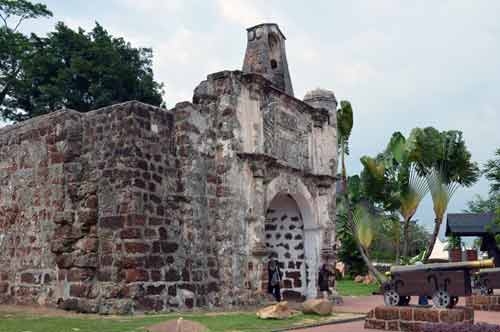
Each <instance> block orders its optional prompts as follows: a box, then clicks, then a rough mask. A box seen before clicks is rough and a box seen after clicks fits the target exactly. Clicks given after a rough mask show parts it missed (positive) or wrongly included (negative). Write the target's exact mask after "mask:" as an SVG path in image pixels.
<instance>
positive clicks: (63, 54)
mask: <svg viewBox="0 0 500 332" xmlns="http://www.w3.org/2000/svg"><path fill="white" fill-rule="evenodd" d="M29 43H30V45H31V47H32V48H33V50H32V52H31V54H30V57H29V59H26V60H23V61H22V62H21V70H22V73H23V75H22V76H23V79H22V81H20V82H18V84H16V85H15V86H14V88H13V89H12V90H11V91H10V92H9V96H8V98H7V99H6V101H5V102H4V103H3V105H2V107H1V110H0V111H1V113H2V116H3V117H4V118H7V119H10V120H13V121H21V120H25V119H28V118H31V117H34V116H38V115H41V114H46V113H49V112H52V111H54V110H56V109H58V108H62V107H67V108H71V109H75V110H77V111H81V112H86V111H89V110H92V109H96V108H100V107H104V106H108V105H111V104H114V103H118V102H123V101H127V100H139V101H142V102H146V103H149V104H152V105H160V104H161V103H162V85H161V84H160V83H158V82H156V81H155V80H154V79H153V71H152V51H151V49H148V48H134V47H132V46H131V45H130V43H127V42H126V41H125V40H124V39H123V38H115V37H113V36H111V35H110V34H109V33H108V32H107V31H106V30H105V29H104V28H103V27H102V26H101V25H99V24H98V23H96V25H95V27H94V28H93V29H92V31H90V32H88V33H87V32H85V31H84V30H83V29H78V31H74V30H72V29H71V28H69V27H67V26H66V25H64V23H62V22H60V23H58V24H57V25H56V27H55V31H54V32H51V33H49V34H48V35H47V37H38V36H36V35H34V34H33V35H32V36H31V37H30V39H29Z"/></svg>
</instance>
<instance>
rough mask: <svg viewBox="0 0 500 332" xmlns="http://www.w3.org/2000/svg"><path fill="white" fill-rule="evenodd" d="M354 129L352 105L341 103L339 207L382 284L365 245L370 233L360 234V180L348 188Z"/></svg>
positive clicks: (346, 227) (338, 114)
mask: <svg viewBox="0 0 500 332" xmlns="http://www.w3.org/2000/svg"><path fill="white" fill-rule="evenodd" d="M352 127H353V111H352V106H351V103H349V102H348V101H345V100H343V101H341V102H340V108H339V109H338V110H337V135H338V147H339V152H340V156H341V180H340V181H341V187H342V190H341V195H340V197H339V199H340V200H339V205H338V206H339V207H342V209H343V210H344V211H345V229H347V230H348V232H350V234H351V235H352V236H353V238H354V239H355V242H356V244H357V247H358V251H359V252H360V254H361V257H362V258H363V260H364V261H365V264H366V265H367V267H368V270H369V271H370V272H372V274H373V275H374V276H375V278H377V280H379V281H380V282H381V281H383V280H385V277H384V276H383V275H382V274H381V273H380V272H379V271H378V270H377V269H376V268H375V267H374V266H373V263H372V262H371V260H370V258H369V256H368V253H367V252H366V250H365V249H366V248H364V247H363V245H366V244H367V243H368V242H370V243H371V240H370V241H366V240H367V238H366V237H364V235H368V234H369V231H366V232H365V231H363V232H361V233H360V232H359V231H358V229H359V225H358V223H357V222H356V221H357V220H356V216H355V213H356V211H357V206H358V204H357V203H358V201H357V200H358V198H359V197H356V196H359V195H358V194H359V192H360V190H359V188H360V186H359V178H356V179H357V181H355V183H353V184H352V185H351V186H350V188H349V187H348V179H347V169H346V164H345V155H347V154H349V137H350V136H351V131H352ZM358 235H360V236H363V238H360V237H358Z"/></svg>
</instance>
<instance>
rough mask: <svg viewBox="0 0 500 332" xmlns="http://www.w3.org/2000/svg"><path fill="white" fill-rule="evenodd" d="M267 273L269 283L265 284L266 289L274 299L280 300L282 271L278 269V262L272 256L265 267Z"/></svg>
mask: <svg viewBox="0 0 500 332" xmlns="http://www.w3.org/2000/svg"><path fill="white" fill-rule="evenodd" d="M267 271H268V274H269V279H268V280H269V283H268V286H267V291H268V292H269V293H270V294H272V295H273V296H274V298H275V299H276V301H278V302H280V301H281V287H280V285H281V280H282V278H283V273H282V272H281V270H280V267H279V263H278V261H277V260H275V259H274V258H271V260H270V261H269V265H268V268H267Z"/></svg>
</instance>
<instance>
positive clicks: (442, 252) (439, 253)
mask: <svg viewBox="0 0 500 332" xmlns="http://www.w3.org/2000/svg"><path fill="white" fill-rule="evenodd" d="M446 245H447V242H443V241H441V240H440V239H439V237H438V238H437V239H436V244H435V245H434V248H433V249H432V253H431V256H430V257H429V259H445V260H448V259H449V258H450V256H449V254H448V250H446Z"/></svg>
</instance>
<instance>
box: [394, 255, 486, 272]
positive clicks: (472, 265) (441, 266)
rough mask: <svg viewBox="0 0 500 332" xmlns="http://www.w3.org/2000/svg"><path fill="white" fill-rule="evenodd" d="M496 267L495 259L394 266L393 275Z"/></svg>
mask: <svg viewBox="0 0 500 332" xmlns="http://www.w3.org/2000/svg"><path fill="white" fill-rule="evenodd" d="M494 266H495V263H494V261H493V259H485V260H480V261H470V262H456V263H433V264H422V265H408V266H392V267H391V274H393V273H397V272H412V271H431V270H432V271H450V270H472V269H485V268H492V267H494Z"/></svg>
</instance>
